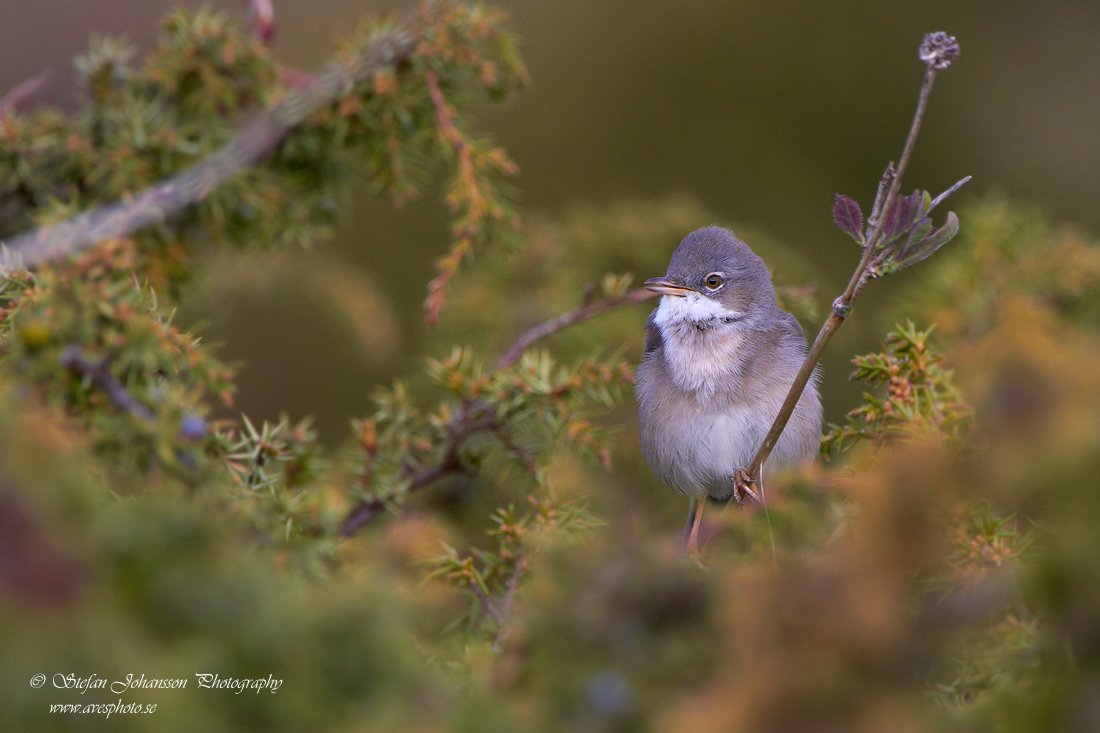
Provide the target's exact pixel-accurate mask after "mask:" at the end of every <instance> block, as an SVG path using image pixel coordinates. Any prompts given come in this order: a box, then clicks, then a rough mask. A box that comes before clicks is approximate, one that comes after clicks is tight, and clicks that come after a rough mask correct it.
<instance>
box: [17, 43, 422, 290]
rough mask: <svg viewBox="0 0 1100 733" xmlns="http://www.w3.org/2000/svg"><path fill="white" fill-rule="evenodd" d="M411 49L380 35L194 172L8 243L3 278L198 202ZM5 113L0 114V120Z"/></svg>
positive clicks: (36, 80) (288, 98) (265, 114)
mask: <svg viewBox="0 0 1100 733" xmlns="http://www.w3.org/2000/svg"><path fill="white" fill-rule="evenodd" d="M413 50H414V44H413V34H412V33H411V32H410V28H409V27H402V26H398V27H395V28H394V29H393V30H390V31H388V32H386V33H383V34H380V35H379V36H378V37H377V38H376V39H375V40H374V41H372V42H371V43H370V44H369V45H368V46H367V47H366V48H365V49H364V50H363V52H362V53H360V54H359V55H358V56H356V57H355V58H353V59H351V60H349V61H341V62H334V63H331V64H329V65H328V66H327V67H325V68H324V69H323V70H322V71H321V72H320V73H318V74H317V75H315V76H313V77H310V78H309V82H308V83H306V84H305V85H303V86H301V87H298V88H295V89H293V90H292V91H291V92H290V93H288V94H287V95H286V97H284V98H283V99H282V101H280V102H279V103H278V104H276V105H275V106H273V107H271V108H270V109H268V110H265V111H264V112H262V113H260V114H259V115H258V116H257V117H256V118H255V119H253V120H252V121H251V122H250V123H248V124H247V125H245V126H244V127H243V128H242V129H241V131H240V132H238V133H237V134H236V135H235V136H234V137H233V139H232V140H230V141H229V143H227V144H226V145H225V146H224V147H223V148H221V149H220V150H218V151H217V152H215V153H212V154H210V155H209V156H207V157H206V158H205V159H203V160H202V161H201V162H200V163H198V164H196V165H195V166H193V167H191V168H189V169H187V170H186V171H183V172H182V173H178V174H176V175H174V176H171V177H169V178H167V179H165V180H163V181H161V182H160V183H158V184H157V185H155V186H153V187H152V188H149V189H147V190H146V191H144V192H143V193H141V194H138V195H136V196H134V197H133V198H132V199H129V200H124V201H119V202H116V203H113V204H107V205H105V206H101V207H99V208H97V209H92V210H91V211H87V212H84V213H83V214H79V215H77V216H75V217H73V218H71V219H69V220H68V221H65V222H62V223H60V224H56V225H52V226H48V227H43V228H41V229H37V230H35V231H32V232H28V233H26V234H23V235H20V236H18V237H16V238H15V239H12V240H10V241H8V242H6V243H5V245H6V251H2V252H0V272H3V271H4V270H6V269H16V268H19V267H33V266H34V265H37V264H39V263H41V262H45V261H47V260H53V259H57V258H60V257H64V256H66V255H69V254H72V253H73V252H77V251H79V250H81V249H83V248H85V247H89V246H91V245H93V244H95V243H97V242H101V241H103V240H104V239H110V238H119V237H125V236H127V235H129V234H132V233H133V232H135V231H137V230H139V229H143V228H145V227H147V226H150V225H151V224H155V223H157V222H160V221H164V220H165V219H167V218H168V217H170V216H172V215H174V214H176V213H178V212H180V211H182V210H183V209H185V208H187V207H189V206H192V205H194V204H196V203H198V202H199V201H201V200H202V199H203V198H204V197H206V196H207V195H208V194H209V193H210V192H211V191H212V190H214V189H215V188H217V187H218V186H220V185H221V184H222V183H224V182H225V181H226V180H227V179H229V178H232V177H233V176H235V175H237V174H239V173H241V172H242V171H244V170H245V169H246V168H248V167H249V166H251V165H253V164H254V163H255V162H256V161H258V160H260V159H262V158H264V157H265V156H267V155H268V154H269V153H271V151H273V150H274V149H275V147H276V146H277V145H278V143H279V141H281V140H282V139H283V137H284V136H286V134H287V133H288V132H290V131H291V130H292V129H294V128H295V127H297V126H299V125H301V124H302V123H303V122H305V121H306V120H308V119H309V117H310V115H312V114H313V113H314V111H315V110H316V109H318V108H319V107H320V106H322V105H324V104H327V103H329V102H331V101H332V100H334V99H336V98H337V97H339V96H340V95H341V94H343V92H344V90H345V89H347V88H348V87H349V86H351V85H352V84H354V83H356V82H358V81H361V80H363V79H366V78H368V77H369V76H370V75H372V74H373V73H374V72H375V71H377V70H379V69H382V68H387V67H390V66H393V65H395V64H398V63H400V62H401V61H402V60H404V59H406V58H408V57H409V55H410V54H411V53H412V52H413ZM32 82H33V83H34V84H35V85H36V86H35V87H34V88H37V85H39V84H40V83H41V77H35V78H34V79H31V80H29V81H28V82H25V84H29V83H32ZM21 86H22V85H21ZM19 88H20V87H17V88H16V90H13V91H12V92H11V93H10V94H15V92H16V91H18V90H19ZM32 91H33V90H32ZM16 103H17V102H16ZM2 112H3V110H2V109H0V116H2Z"/></svg>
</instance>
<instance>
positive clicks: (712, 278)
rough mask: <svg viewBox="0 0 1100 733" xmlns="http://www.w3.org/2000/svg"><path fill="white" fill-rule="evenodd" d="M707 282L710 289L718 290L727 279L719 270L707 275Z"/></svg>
mask: <svg viewBox="0 0 1100 733" xmlns="http://www.w3.org/2000/svg"><path fill="white" fill-rule="evenodd" d="M705 282H706V284H707V288H708V289H710V290H717V289H718V288H720V287H722V283H724V282H725V280H723V279H722V276H721V275H719V274H718V273H717V272H712V273H710V274H709V275H707V279H706V280H705Z"/></svg>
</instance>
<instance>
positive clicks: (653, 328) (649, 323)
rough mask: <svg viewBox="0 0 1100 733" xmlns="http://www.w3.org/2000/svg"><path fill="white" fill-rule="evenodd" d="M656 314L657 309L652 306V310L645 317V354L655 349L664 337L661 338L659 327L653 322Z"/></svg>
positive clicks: (662, 341)
mask: <svg viewBox="0 0 1100 733" xmlns="http://www.w3.org/2000/svg"><path fill="white" fill-rule="evenodd" d="M656 315H657V309H656V308H654V309H653V312H652V313H650V314H649V318H647V319H645V353H647V354H648V353H649V352H651V351H656V350H657V349H659V348H660V347H661V344H663V343H664V339H663V338H661V329H660V328H658V327H657V324H656V323H654V322H653V318H654V317H655V316H656Z"/></svg>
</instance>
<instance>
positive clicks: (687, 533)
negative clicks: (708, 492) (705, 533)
mask: <svg viewBox="0 0 1100 733" xmlns="http://www.w3.org/2000/svg"><path fill="white" fill-rule="evenodd" d="M697 506H698V500H697V499H696V498H695V497H694V496H693V497H691V503H690V504H689V505H688V519H687V523H686V524H685V525H684V546H685V547H687V542H688V538H689V537H691V527H692V525H694V524H695V512H696V507H697Z"/></svg>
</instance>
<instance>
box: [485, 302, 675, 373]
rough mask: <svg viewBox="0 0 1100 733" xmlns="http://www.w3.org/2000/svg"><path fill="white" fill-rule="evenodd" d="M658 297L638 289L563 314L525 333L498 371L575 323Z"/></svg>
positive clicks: (498, 361)
mask: <svg viewBox="0 0 1100 733" xmlns="http://www.w3.org/2000/svg"><path fill="white" fill-rule="evenodd" d="M655 297H657V294H656V293H651V292H650V291H648V290H644V289H641V288H639V289H637V290H631V291H630V292H628V293H627V294H626V295H620V296H616V297H613V298H605V299H604V300H600V301H597V302H595V303H582V304H581V306H580V307H579V308H576V309H574V310H571V311H569V312H568V313H563V314H562V315H560V316H558V317H557V318H554V319H552V320H549V321H547V322H546V323H541V324H539V325H537V326H535V327H533V328H530V329H528V330H527V331H525V332H524V333H523V334H522V335H521V336H520V337H519V338H518V339H516V341H515V343H513V344H512V346H511V348H509V349H508V351H506V352H504V356H502V357H500V359H499V360H497V363H496V367H495V368H496V369H497V370H500V369H505V368H507V367H509V366H511V365H512V364H514V363H516V361H518V360H519V357H520V356H522V355H523V352H524V351H527V349H529V348H531V346H532V345H534V344H535V342H537V341H540V340H542V339H544V338H546V337H547V336H552V335H553V334H555V333H557V332H558V331H561V330H562V329H565V328H568V327H569V326H572V325H573V324H575V323H580V322H581V321H585V320H588V319H589V318H591V317H593V316H597V315H599V314H601V313H603V312H605V311H609V310H612V309H614V308H618V307H620V306H623V305H627V304H629V303H641V302H642V301H644V300H649V299H650V298H655Z"/></svg>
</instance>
